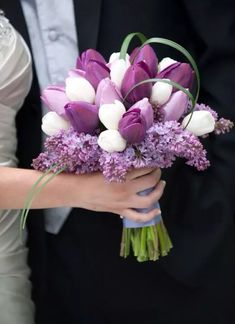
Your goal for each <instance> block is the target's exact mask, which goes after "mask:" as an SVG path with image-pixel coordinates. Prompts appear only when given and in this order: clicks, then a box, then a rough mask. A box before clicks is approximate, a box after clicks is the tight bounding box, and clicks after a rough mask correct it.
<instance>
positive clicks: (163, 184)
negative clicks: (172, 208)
mask: <svg viewBox="0 0 235 324" xmlns="http://www.w3.org/2000/svg"><path fill="white" fill-rule="evenodd" d="M165 186H166V181H165V180H162V187H163V188H165Z"/></svg>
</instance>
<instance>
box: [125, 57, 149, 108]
mask: <svg viewBox="0 0 235 324" xmlns="http://www.w3.org/2000/svg"><path fill="white" fill-rule="evenodd" d="M147 79H149V75H148V73H147V72H146V71H145V70H144V69H143V68H142V67H141V64H140V63H135V64H133V65H131V66H130V67H129V68H128V70H127V71H126V73H125V76H124V79H123V81H122V88H121V92H122V95H123V97H125V96H126V95H127V93H128V92H129V90H130V89H131V88H132V87H133V86H134V85H136V84H137V83H139V82H141V81H143V80H147ZM151 89H152V85H151V83H144V84H141V85H139V86H138V87H136V88H135V89H134V90H132V91H131V92H130V93H129V95H128V96H127V98H126V101H127V102H129V103H130V104H132V103H133V104H134V103H135V102H136V101H139V100H141V99H142V98H145V97H147V98H148V97H150V94H151Z"/></svg>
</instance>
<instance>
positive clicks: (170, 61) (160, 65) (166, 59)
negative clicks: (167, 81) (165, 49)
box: [158, 57, 177, 73]
mask: <svg viewBox="0 0 235 324" xmlns="http://www.w3.org/2000/svg"><path fill="white" fill-rule="evenodd" d="M174 63H177V61H175V60H173V59H172V58H170V57H164V58H163V59H162V60H161V61H160V62H159V63H158V73H159V72H161V71H163V70H165V69H166V68H167V67H168V66H170V65H172V64H174Z"/></svg>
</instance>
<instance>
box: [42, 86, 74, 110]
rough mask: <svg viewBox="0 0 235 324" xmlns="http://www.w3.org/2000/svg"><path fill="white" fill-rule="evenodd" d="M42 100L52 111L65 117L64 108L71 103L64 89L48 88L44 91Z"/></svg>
mask: <svg viewBox="0 0 235 324" xmlns="http://www.w3.org/2000/svg"><path fill="white" fill-rule="evenodd" d="M41 99H42V101H43V102H44V104H45V105H46V106H47V107H48V108H49V109H50V110H52V111H55V112H56V113H57V114H58V115H61V116H63V115H65V111H64V106H65V105H66V104H67V103H68V102H69V99H68V98H67V96H66V94H65V89H64V88H63V87H58V86H49V87H47V88H46V89H45V90H43V92H42V96H41Z"/></svg>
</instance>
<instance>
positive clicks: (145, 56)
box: [130, 45, 158, 78]
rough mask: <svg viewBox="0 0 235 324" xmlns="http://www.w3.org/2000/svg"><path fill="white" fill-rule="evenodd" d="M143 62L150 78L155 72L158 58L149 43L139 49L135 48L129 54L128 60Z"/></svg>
mask: <svg viewBox="0 0 235 324" xmlns="http://www.w3.org/2000/svg"><path fill="white" fill-rule="evenodd" d="M141 61H142V62H144V63H145V64H146V65H147V67H148V73H149V75H150V77H151V78H154V77H155V76H156V74H157V65H158V59H157V56H156V54H155V52H154V50H153V48H152V47H151V46H150V45H145V46H144V47H142V48H141V49H140V50H139V48H135V49H134V50H133V52H132V53H131V55H130V62H133V63H139V62H141Z"/></svg>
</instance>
